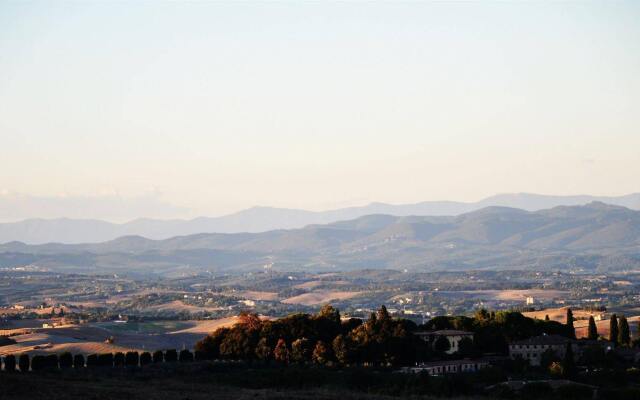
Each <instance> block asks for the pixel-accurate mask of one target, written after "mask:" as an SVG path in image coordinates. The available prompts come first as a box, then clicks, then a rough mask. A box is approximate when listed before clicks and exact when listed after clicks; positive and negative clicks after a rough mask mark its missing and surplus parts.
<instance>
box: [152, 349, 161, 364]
mask: <svg viewBox="0 0 640 400" xmlns="http://www.w3.org/2000/svg"><path fill="white" fill-rule="evenodd" d="M163 361H164V353H163V352H162V351H161V350H156V351H154V352H153V363H154V364H157V363H161V362H163Z"/></svg>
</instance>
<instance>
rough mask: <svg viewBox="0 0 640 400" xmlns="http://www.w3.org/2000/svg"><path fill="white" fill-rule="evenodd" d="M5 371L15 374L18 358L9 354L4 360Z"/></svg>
mask: <svg viewBox="0 0 640 400" xmlns="http://www.w3.org/2000/svg"><path fill="white" fill-rule="evenodd" d="M4 370H5V371H6V372H14V371H15V370H16V356H14V355H13V354H9V355H8V356H6V357H5V358H4Z"/></svg>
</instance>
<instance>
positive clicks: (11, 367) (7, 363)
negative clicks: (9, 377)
mask: <svg viewBox="0 0 640 400" xmlns="http://www.w3.org/2000/svg"><path fill="white" fill-rule="evenodd" d="M27 369H29V367H28V366H27ZM4 370H5V371H6V372H14V371H15V370H16V356H14V355H13V354H9V355H8V356H5V357H4ZM20 370H21V371H22V369H20Z"/></svg>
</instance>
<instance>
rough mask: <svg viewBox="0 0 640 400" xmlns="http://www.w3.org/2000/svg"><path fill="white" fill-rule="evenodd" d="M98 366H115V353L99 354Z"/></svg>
mask: <svg viewBox="0 0 640 400" xmlns="http://www.w3.org/2000/svg"><path fill="white" fill-rule="evenodd" d="M98 366H100V367H113V354H111V353H104V354H99V355H98Z"/></svg>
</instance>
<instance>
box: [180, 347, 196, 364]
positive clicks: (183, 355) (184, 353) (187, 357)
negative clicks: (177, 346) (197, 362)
mask: <svg viewBox="0 0 640 400" xmlns="http://www.w3.org/2000/svg"><path fill="white" fill-rule="evenodd" d="M179 360H180V362H192V361H193V353H192V352H190V351H189V350H187V349H183V350H180V357H179Z"/></svg>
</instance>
